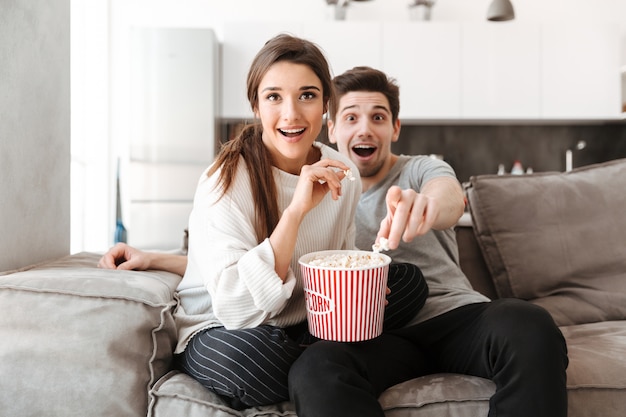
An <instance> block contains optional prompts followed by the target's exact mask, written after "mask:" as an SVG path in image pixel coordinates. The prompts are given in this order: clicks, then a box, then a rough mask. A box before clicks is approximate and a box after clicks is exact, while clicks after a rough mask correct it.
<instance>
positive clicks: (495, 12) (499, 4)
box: [487, 0, 515, 22]
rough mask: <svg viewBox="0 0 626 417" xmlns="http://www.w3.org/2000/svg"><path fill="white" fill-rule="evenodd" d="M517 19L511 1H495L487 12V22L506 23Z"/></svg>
mask: <svg viewBox="0 0 626 417" xmlns="http://www.w3.org/2000/svg"><path fill="white" fill-rule="evenodd" d="M513 19H515V11H514V10H513V5H512V4H511V2H510V1H509V0H493V1H492V2H491V5H490V6H489V10H487V20H491V21H492V22H504V21H506V20H513Z"/></svg>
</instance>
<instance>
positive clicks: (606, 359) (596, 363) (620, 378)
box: [561, 321, 626, 417]
mask: <svg viewBox="0 0 626 417" xmlns="http://www.w3.org/2000/svg"><path fill="white" fill-rule="evenodd" d="M561 331H562V332H563V336H564V337H565V339H566V340H567V349H568V356H569V366H568V368H567V401H568V410H569V412H568V416H569V417H587V416H622V415H624V410H626V321H607V322H601V323H588V324H577V325H574V326H565V327H561Z"/></svg>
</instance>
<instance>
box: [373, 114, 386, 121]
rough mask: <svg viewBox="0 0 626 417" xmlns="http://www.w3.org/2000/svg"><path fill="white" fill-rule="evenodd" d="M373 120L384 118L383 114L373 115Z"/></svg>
mask: <svg viewBox="0 0 626 417" xmlns="http://www.w3.org/2000/svg"><path fill="white" fill-rule="evenodd" d="M374 120H379V121H380V120H385V116H383V115H382V114H377V115H375V116H374Z"/></svg>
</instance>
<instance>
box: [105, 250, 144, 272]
mask: <svg viewBox="0 0 626 417" xmlns="http://www.w3.org/2000/svg"><path fill="white" fill-rule="evenodd" d="M149 267H150V259H149V256H148V254H147V253H146V252H143V251H141V250H139V249H136V248H133V247H132V246H128V245H127V244H126V243H117V244H116V245H115V246H113V247H112V248H111V249H109V250H108V252H107V253H105V254H104V255H102V258H100V261H98V268H103V269H124V270H131V269H135V270H139V271H143V270H146V269H148V268H149Z"/></svg>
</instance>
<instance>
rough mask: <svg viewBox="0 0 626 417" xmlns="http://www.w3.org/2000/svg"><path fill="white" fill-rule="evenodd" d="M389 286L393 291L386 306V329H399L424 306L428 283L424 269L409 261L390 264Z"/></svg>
mask: <svg viewBox="0 0 626 417" xmlns="http://www.w3.org/2000/svg"><path fill="white" fill-rule="evenodd" d="M387 286H388V287H389V289H390V290H391V293H390V294H389V296H388V297H387V301H389V304H388V305H387V307H386V308H385V321H384V324H383V329H384V331H388V330H393V329H398V328H400V327H402V326H404V325H405V324H407V323H408V322H409V321H410V320H411V319H412V318H413V317H415V315H416V314H417V313H418V312H419V311H420V310H421V309H422V307H424V303H426V298H427V297H428V285H427V284H426V280H425V279H424V276H423V275H422V271H421V270H420V269H419V268H418V267H417V266H415V265H413V264H409V263H392V264H391V265H389V275H388V279H387Z"/></svg>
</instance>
